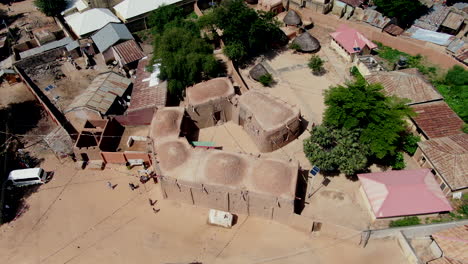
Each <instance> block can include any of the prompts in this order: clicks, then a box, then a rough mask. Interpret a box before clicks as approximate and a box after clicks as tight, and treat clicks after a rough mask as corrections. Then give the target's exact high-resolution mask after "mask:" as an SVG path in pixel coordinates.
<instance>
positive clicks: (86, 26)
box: [64, 8, 120, 36]
mask: <svg viewBox="0 0 468 264" xmlns="http://www.w3.org/2000/svg"><path fill="white" fill-rule="evenodd" d="M64 19H65V21H66V22H67V24H68V25H69V26H70V28H71V29H72V30H73V32H75V34H76V35H78V36H83V35H86V34H88V33H92V32H94V31H96V30H99V29H101V28H103V27H104V26H105V25H107V24H109V23H112V22H114V23H120V20H119V19H118V18H117V17H116V16H115V15H114V14H113V13H112V12H111V11H110V10H109V9H106V8H93V9H90V10H86V11H84V12H83V13H79V12H77V13H73V14H71V15H68V16H66V17H65V18H64Z"/></svg>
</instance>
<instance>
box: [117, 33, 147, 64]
mask: <svg viewBox="0 0 468 264" xmlns="http://www.w3.org/2000/svg"><path fill="white" fill-rule="evenodd" d="M112 48H113V49H114V51H115V52H116V53H117V55H118V57H119V58H120V61H121V63H122V65H127V64H129V63H132V62H134V61H137V60H140V59H142V58H143V57H145V54H144V53H143V51H142V50H141V48H140V46H138V44H137V43H136V41H135V40H133V39H132V40H127V41H125V42H123V43H120V44H117V45H115V46H113V47H112Z"/></svg>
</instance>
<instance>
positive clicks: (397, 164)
mask: <svg viewBox="0 0 468 264" xmlns="http://www.w3.org/2000/svg"><path fill="white" fill-rule="evenodd" d="M405 167H406V163H405V158H404V156H403V153H401V152H398V153H397V154H396V155H395V159H394V161H393V164H392V168H393V169H395V170H402V169H404V168H405Z"/></svg>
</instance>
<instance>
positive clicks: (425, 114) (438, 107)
mask: <svg viewBox="0 0 468 264" xmlns="http://www.w3.org/2000/svg"><path fill="white" fill-rule="evenodd" d="M411 108H413V110H414V112H416V114H417V116H415V117H413V118H412V119H413V120H414V122H415V123H416V125H417V126H418V127H419V128H420V129H421V130H422V131H423V133H424V135H426V137H428V138H438V137H446V136H450V135H457V134H460V133H462V127H463V123H464V122H463V120H461V118H460V117H458V115H457V114H456V113H455V112H454V111H453V110H452V109H451V108H450V107H449V106H448V105H447V103H445V102H444V101H437V102H431V103H424V104H418V105H413V106H411Z"/></svg>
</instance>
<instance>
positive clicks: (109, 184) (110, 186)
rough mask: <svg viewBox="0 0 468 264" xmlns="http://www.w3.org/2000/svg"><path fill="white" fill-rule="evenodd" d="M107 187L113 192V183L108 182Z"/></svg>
mask: <svg viewBox="0 0 468 264" xmlns="http://www.w3.org/2000/svg"><path fill="white" fill-rule="evenodd" d="M107 187H109V189H111V190H114V187H113V186H112V183H111V182H110V181H108V182H107Z"/></svg>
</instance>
